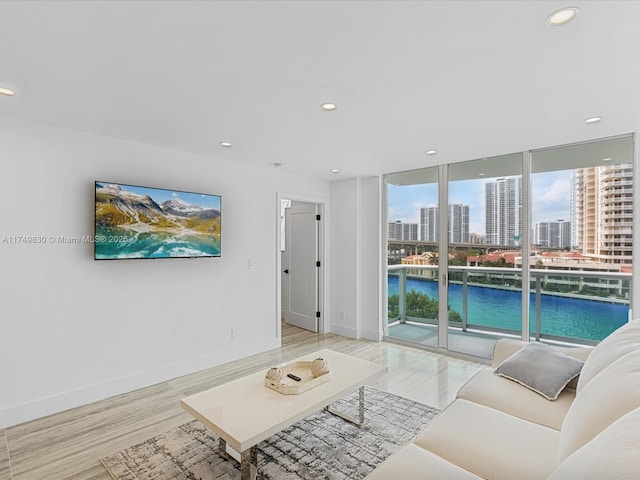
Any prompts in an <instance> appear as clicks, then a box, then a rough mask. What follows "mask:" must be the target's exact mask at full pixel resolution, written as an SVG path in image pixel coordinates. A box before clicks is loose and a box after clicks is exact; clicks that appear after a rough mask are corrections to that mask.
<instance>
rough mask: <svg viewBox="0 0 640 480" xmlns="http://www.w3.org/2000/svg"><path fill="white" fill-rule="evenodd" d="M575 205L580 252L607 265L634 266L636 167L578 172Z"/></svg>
mask: <svg viewBox="0 0 640 480" xmlns="http://www.w3.org/2000/svg"><path fill="white" fill-rule="evenodd" d="M574 202H575V205H574V215H575V223H576V227H575V235H576V239H575V240H576V243H577V245H578V248H579V250H580V252H581V253H582V254H583V255H587V256H589V257H591V258H594V259H597V260H600V261H602V262H604V263H627V264H630V263H632V258H633V257H632V254H633V166H632V165H631V164H620V165H607V166H600V167H589V168H580V169H577V170H576V172H575V175H574Z"/></svg>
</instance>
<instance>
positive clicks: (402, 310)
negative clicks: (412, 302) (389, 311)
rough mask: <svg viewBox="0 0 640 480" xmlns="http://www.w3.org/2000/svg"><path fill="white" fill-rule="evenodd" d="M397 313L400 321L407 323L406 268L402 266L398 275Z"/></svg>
mask: <svg viewBox="0 0 640 480" xmlns="http://www.w3.org/2000/svg"><path fill="white" fill-rule="evenodd" d="M398 314H399V315H400V323H407V270H406V269H404V268H403V269H401V270H400V276H399V277H398Z"/></svg>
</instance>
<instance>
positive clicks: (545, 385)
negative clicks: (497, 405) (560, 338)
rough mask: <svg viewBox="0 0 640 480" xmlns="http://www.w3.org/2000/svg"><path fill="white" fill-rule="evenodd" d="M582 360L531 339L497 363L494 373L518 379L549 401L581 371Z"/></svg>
mask: <svg viewBox="0 0 640 480" xmlns="http://www.w3.org/2000/svg"><path fill="white" fill-rule="evenodd" d="M583 364H584V362H583V361H582V360H577V359H575V358H573V357H569V356H567V355H565V354H564V353H561V352H558V351H557V350H554V349H553V348H552V347H550V346H549V345H546V344H544V343H539V342H532V343H529V344H527V345H525V346H524V347H523V348H521V349H520V350H518V351H517V352H516V353H514V354H513V355H511V356H510V357H509V358H507V359H506V360H505V361H504V362H502V363H501V364H500V365H498V368H496V369H495V373H496V374H497V375H500V376H502V377H504V378H507V379H509V380H513V381H515V382H518V383H519V384H520V385H522V386H524V387H527V388H529V389H531V390H533V391H534V392H536V393H538V394H540V395H542V396H543V397H544V398H546V399H547V400H555V399H556V398H558V395H560V392H561V391H562V390H564V388H565V387H566V386H567V384H568V383H569V382H570V381H571V380H573V379H574V378H575V377H577V376H578V375H579V374H580V370H581V369H582V365H583Z"/></svg>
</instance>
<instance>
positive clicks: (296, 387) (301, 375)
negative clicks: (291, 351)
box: [264, 358, 329, 395]
mask: <svg viewBox="0 0 640 480" xmlns="http://www.w3.org/2000/svg"><path fill="white" fill-rule="evenodd" d="M327 381H329V365H328V364H327V361H326V360H325V359H324V358H316V359H315V360H314V361H313V362H294V363H291V364H289V365H286V364H285V365H282V366H280V367H272V368H270V369H269V370H268V371H267V374H266V376H265V378H264V384H265V386H267V387H269V388H271V389H273V390H275V391H276V392H280V393H282V394H284V395H297V394H299V393H302V392H306V391H307V390H309V389H310V388H313V387H317V386H318V385H321V384H323V383H324V382H327Z"/></svg>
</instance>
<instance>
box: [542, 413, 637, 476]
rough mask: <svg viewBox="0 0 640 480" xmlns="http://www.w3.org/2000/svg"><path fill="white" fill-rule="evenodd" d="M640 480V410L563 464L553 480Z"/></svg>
mask: <svg viewBox="0 0 640 480" xmlns="http://www.w3.org/2000/svg"><path fill="white" fill-rule="evenodd" d="M577 478H615V479H620V480H626V479H628V480H631V479H634V480H635V479H638V478H640V408H636V409H635V410H633V411H631V412H629V413H627V414H626V415H623V416H622V417H620V418H619V419H618V420H616V421H615V422H614V423H612V424H611V425H610V426H608V427H607V428H606V429H605V430H604V431H602V433H600V434H598V435H597V436H596V437H595V438H594V439H593V440H591V441H590V442H589V443H587V444H586V445H585V446H583V447H582V448H580V449H579V450H577V451H576V452H574V453H573V454H571V455H570V456H569V457H568V458H567V459H566V460H565V461H564V462H562V463H561V464H560V465H559V466H558V468H557V469H556V471H555V472H553V474H552V475H551V477H550V478H549V480H575V479H577Z"/></svg>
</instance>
